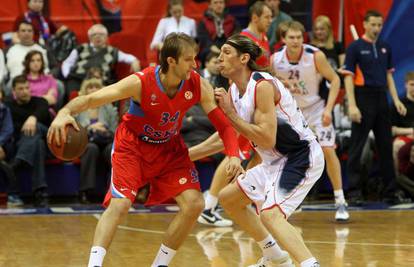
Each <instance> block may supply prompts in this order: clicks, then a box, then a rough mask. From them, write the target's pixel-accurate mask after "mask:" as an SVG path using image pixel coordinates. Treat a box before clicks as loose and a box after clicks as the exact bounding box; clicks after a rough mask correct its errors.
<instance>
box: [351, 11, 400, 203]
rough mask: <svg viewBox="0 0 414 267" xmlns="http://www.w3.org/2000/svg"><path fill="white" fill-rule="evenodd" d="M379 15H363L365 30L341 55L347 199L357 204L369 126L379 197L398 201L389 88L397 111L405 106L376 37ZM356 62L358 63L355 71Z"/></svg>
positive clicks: (388, 53) (388, 57) (387, 51)
mask: <svg viewBox="0 0 414 267" xmlns="http://www.w3.org/2000/svg"><path fill="white" fill-rule="evenodd" d="M382 24H383V17H382V15H381V14H380V13H378V12H377V11H372V10H370V11H368V12H367V13H366V14H365V17H364V29H365V33H364V35H363V36H362V38H360V39H358V40H356V41H354V42H352V43H351V44H350V45H349V47H348V49H347V51H346V58H345V70H344V72H345V74H347V75H346V76H345V89H346V93H347V96H348V112H349V117H350V118H351V120H352V133H351V144H350V149H349V159H348V177H349V197H350V202H353V203H354V204H360V203H361V202H362V201H363V199H362V197H363V196H362V192H361V189H362V188H361V182H362V181H361V177H360V162H361V153H362V149H363V147H364V145H365V143H366V140H367V137H368V134H369V132H370V130H371V129H372V130H373V132H374V135H375V142H376V144H377V151H378V154H379V165H380V170H381V172H380V173H381V176H382V179H383V184H384V190H383V192H382V198H383V199H384V201H386V202H389V203H394V202H400V200H401V194H399V192H397V189H396V183H395V169H394V164H393V160H392V135H391V120H390V111H389V106H388V101H387V91H388V90H389V92H390V94H391V97H392V100H393V102H394V105H395V108H396V109H397V111H398V113H399V114H401V115H405V114H406V112H407V110H406V108H405V106H404V104H403V103H401V101H400V99H399V98H398V94H397V90H396V88H395V83H394V78H393V76H392V71H393V65H392V58H391V47H390V46H388V45H387V44H386V43H384V42H383V41H381V40H378V36H379V33H380V32H381V28H382ZM357 66H358V67H359V69H358V71H357Z"/></svg>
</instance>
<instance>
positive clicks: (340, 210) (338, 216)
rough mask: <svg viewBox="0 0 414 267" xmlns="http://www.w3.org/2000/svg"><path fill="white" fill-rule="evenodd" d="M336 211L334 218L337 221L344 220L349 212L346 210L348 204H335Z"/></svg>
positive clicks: (347, 218) (347, 217) (346, 219)
mask: <svg viewBox="0 0 414 267" xmlns="http://www.w3.org/2000/svg"><path fill="white" fill-rule="evenodd" d="M335 206H336V213H335V220H336V221H338V222H346V221H348V220H349V213H348V210H347V207H348V204H347V203H346V202H345V203H342V204H336V205H335Z"/></svg>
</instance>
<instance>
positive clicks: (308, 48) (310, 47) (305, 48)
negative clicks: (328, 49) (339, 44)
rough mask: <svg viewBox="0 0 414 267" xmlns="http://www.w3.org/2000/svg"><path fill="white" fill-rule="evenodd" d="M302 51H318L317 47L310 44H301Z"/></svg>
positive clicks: (313, 52)
mask: <svg viewBox="0 0 414 267" xmlns="http://www.w3.org/2000/svg"><path fill="white" fill-rule="evenodd" d="M303 51H304V52H305V53H307V54H315V53H316V52H318V51H320V50H319V48H317V47H315V46H313V45H310V44H303Z"/></svg>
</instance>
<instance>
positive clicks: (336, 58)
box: [311, 15, 345, 100]
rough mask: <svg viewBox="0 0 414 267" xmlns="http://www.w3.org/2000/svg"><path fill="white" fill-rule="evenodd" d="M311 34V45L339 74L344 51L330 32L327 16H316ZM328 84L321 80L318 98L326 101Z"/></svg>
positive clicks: (330, 27) (329, 21)
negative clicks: (319, 51)
mask: <svg viewBox="0 0 414 267" xmlns="http://www.w3.org/2000/svg"><path fill="white" fill-rule="evenodd" d="M312 31H313V34H312V38H311V44H312V45H313V46H316V47H317V48H319V49H320V50H321V51H322V52H323V53H324V54H325V56H326V59H328V62H329V64H331V67H332V68H333V69H334V70H335V71H336V72H338V73H339V74H341V72H342V70H341V69H340V68H341V66H342V65H343V64H344V60H345V50H344V47H343V45H342V43H340V42H336V41H335V39H334V35H333V31H332V23H331V20H330V19H329V18H328V17H327V16H323V15H321V16H318V17H316V19H315V21H314V22H313V28H312ZM328 86H329V84H328V83H327V81H326V80H325V79H322V81H321V83H320V87H319V94H320V96H321V97H322V98H323V99H325V100H327V98H328V94H329V87H328Z"/></svg>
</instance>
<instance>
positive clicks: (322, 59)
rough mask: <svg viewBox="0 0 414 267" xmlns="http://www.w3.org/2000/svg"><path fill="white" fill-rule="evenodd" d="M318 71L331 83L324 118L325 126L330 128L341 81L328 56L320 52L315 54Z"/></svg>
mask: <svg viewBox="0 0 414 267" xmlns="http://www.w3.org/2000/svg"><path fill="white" fill-rule="evenodd" d="M315 64H316V69H317V70H318V71H319V73H320V74H321V75H322V77H324V78H325V79H326V80H328V81H329V83H330V84H331V87H330V88H329V95H328V101H327V102H326V107H325V111H324V114H323V117H322V123H323V125H324V126H328V125H330V124H331V123H332V110H333V108H334V105H335V102H336V98H337V97H338V94H339V87H340V86H341V80H340V79H339V76H338V74H336V72H335V71H334V69H333V68H332V67H331V65H330V64H329V62H328V60H327V59H326V56H325V54H324V53H323V52H321V51H319V52H316V53H315Z"/></svg>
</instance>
